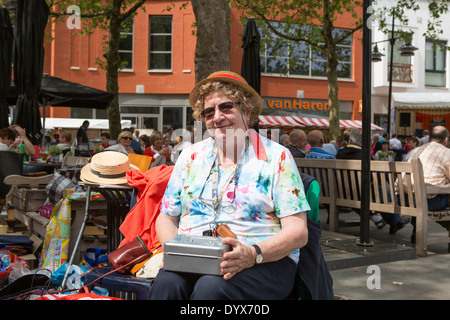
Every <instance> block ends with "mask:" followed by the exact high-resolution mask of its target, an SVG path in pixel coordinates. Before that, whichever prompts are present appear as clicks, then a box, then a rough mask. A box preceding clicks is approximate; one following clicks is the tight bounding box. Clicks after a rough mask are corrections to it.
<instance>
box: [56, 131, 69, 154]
mask: <svg viewBox="0 0 450 320" xmlns="http://www.w3.org/2000/svg"><path fill="white" fill-rule="evenodd" d="M56 146H57V147H58V148H60V149H61V150H63V151H64V150H66V149H70V147H71V146H72V134H71V133H70V132H64V133H62V134H61V135H60V137H59V143H58V144H57V145H56Z"/></svg>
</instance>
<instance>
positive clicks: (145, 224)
mask: <svg viewBox="0 0 450 320" xmlns="http://www.w3.org/2000/svg"><path fill="white" fill-rule="evenodd" d="M173 167H174V166H166V165H162V166H157V167H154V168H151V169H150V170H148V171H146V172H145V173H143V172H141V171H140V170H129V171H127V180H128V184H129V185H130V186H131V187H134V188H136V189H137V191H138V195H137V203H136V205H135V206H134V207H133V209H131V210H130V212H129V213H128V215H127V216H126V218H125V220H124V221H123V223H122V225H121V226H120V228H119V230H120V232H122V234H123V235H124V237H125V238H124V239H123V240H122V242H121V243H120V245H119V247H121V246H123V245H124V244H127V243H129V242H131V241H133V240H134V239H135V238H136V236H137V235H139V236H140V237H141V238H142V240H144V242H145V244H146V245H147V247H148V248H149V249H150V250H153V249H156V248H157V247H158V246H159V241H158V238H157V237H156V231H155V222H156V218H157V217H158V215H159V212H160V210H159V206H160V204H161V199H162V197H163V195H164V192H165V190H166V186H167V183H168V182H169V179H170V175H171V174H172V171H173Z"/></svg>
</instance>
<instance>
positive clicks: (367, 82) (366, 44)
mask: <svg viewBox="0 0 450 320" xmlns="http://www.w3.org/2000/svg"><path fill="white" fill-rule="evenodd" d="M371 5H372V1H371V0H364V5H363V7H364V13H363V18H364V28H363V70H362V71H363V94H362V96H363V109H362V153H363V155H362V160H361V215H360V238H359V242H358V243H357V244H358V245H362V246H369V245H372V243H371V242H370V240H369V222H370V218H369V213H370V158H371V154H370V132H371V128H370V126H371V113H372V112H371V93H372V85H371V80H372V71H371V69H372V57H371V56H372V50H371V49H372V30H371V29H370V27H371V26H368V25H367V21H368V20H369V14H368V12H367V11H368V9H369V7H370V6H371Z"/></svg>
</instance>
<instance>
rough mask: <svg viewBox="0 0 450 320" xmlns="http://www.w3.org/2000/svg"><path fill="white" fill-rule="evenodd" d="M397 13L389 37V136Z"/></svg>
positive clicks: (389, 132) (389, 131) (393, 17)
mask: <svg viewBox="0 0 450 320" xmlns="http://www.w3.org/2000/svg"><path fill="white" fill-rule="evenodd" d="M394 22H395V15H394V12H393V11H392V31H391V39H389V43H390V45H391V56H390V57H389V60H390V61H389V92H388V112H387V118H388V123H387V134H388V137H389V138H390V137H391V101H392V74H393V70H394V45H395V40H396V39H395V34H394V28H395V24H394Z"/></svg>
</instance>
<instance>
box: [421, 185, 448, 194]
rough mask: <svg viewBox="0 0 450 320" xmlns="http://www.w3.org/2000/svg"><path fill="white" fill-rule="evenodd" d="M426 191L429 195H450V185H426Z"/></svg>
mask: <svg viewBox="0 0 450 320" xmlns="http://www.w3.org/2000/svg"><path fill="white" fill-rule="evenodd" d="M425 191H426V193H427V194H444V193H446V194H450V184H446V185H445V186H441V187H438V186H433V185H431V184H429V183H425Z"/></svg>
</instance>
